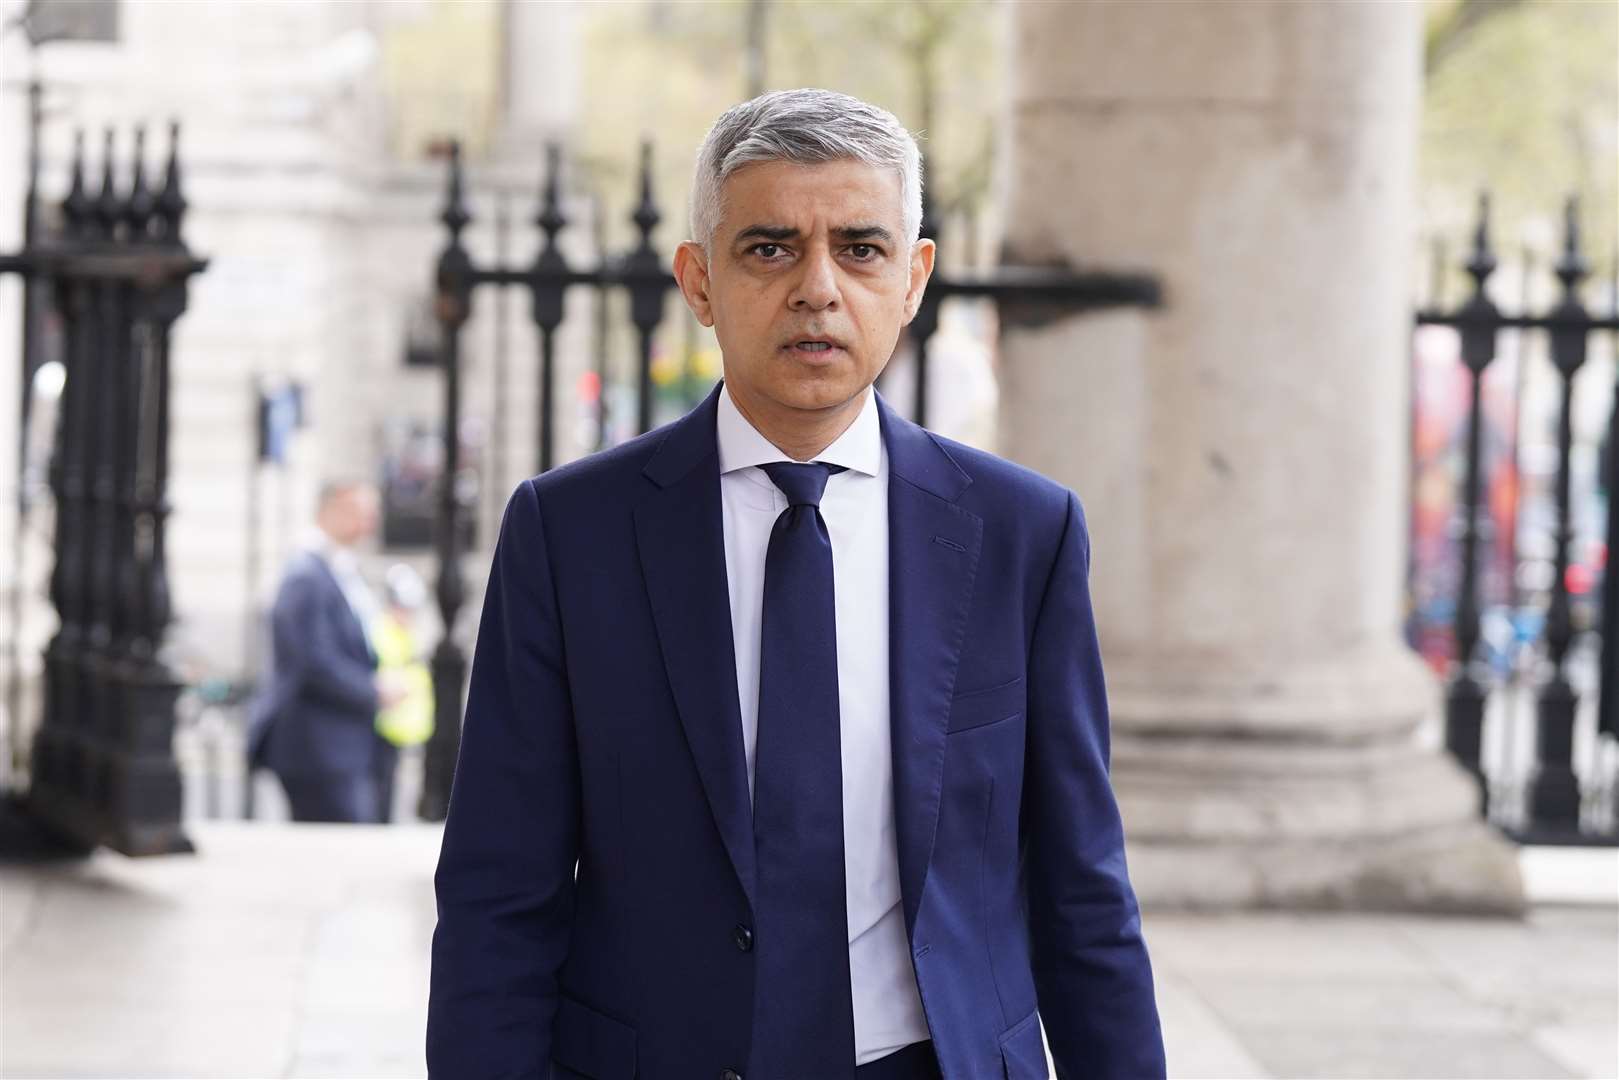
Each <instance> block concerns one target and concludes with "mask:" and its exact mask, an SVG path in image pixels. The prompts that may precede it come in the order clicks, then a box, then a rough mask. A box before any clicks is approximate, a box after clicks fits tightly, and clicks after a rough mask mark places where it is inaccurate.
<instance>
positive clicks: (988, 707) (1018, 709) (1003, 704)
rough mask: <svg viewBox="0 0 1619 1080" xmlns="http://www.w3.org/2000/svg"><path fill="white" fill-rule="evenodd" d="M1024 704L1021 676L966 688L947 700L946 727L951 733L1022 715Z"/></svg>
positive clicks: (1025, 695)
mask: <svg viewBox="0 0 1619 1080" xmlns="http://www.w3.org/2000/svg"><path fill="white" fill-rule="evenodd" d="M1027 704H1028V688H1027V687H1026V686H1025V685H1024V683H1023V677H1022V676H1019V677H1018V678H1016V679H1013V680H1012V681H1011V682H1006V683H1001V684H1000V685H999V686H991V687H987V688H985V689H983V690H969V691H968V692H967V693H965V694H957V695H956V697H955V699H954V700H953V701H951V703H950V723H949V726H948V728H947V730H948V731H949V732H950V734H952V735H954V734H957V733H958V732H963V731H973V730H976V729H977V728H983V727H989V726H991V725H992V724H999V723H1002V722H1004V721H1008V720H1015V719H1017V718H1018V717H1020V716H1022V715H1023V710H1024V708H1025V707H1026V706H1027Z"/></svg>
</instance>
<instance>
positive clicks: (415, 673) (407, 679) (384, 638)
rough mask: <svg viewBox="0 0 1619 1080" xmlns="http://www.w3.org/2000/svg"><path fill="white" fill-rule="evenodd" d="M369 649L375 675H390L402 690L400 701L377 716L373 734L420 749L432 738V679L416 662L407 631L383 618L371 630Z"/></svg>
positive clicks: (400, 744)
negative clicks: (373, 654) (373, 655)
mask: <svg viewBox="0 0 1619 1080" xmlns="http://www.w3.org/2000/svg"><path fill="white" fill-rule="evenodd" d="M371 647H372V648H374V649H376V651H377V671H378V672H379V673H380V672H394V673H395V674H394V675H393V677H394V678H396V679H398V680H399V681H400V682H401V683H402V684H403V685H404V687H405V696H404V697H402V698H400V699H399V700H398V701H397V702H395V703H394V704H393V705H390V706H389V707H388V708H386V709H383V710H381V711H380V712H378V713H377V734H379V735H381V736H382V737H383V738H384V739H387V740H388V741H389V742H391V743H393V744H394V745H395V746H420V745H421V744H422V743H424V742H426V741H427V739H428V736H430V735H432V734H433V676H432V675H431V674H429V673H428V670H427V665H426V664H424V663H422V662H421V661H420V660H418V659H416V643H415V642H414V641H413V640H412V639H411V636H410V628H409V627H407V626H406V625H405V624H404V623H402V622H400V621H399V620H398V619H395V618H393V617H392V616H389V615H384V616H382V617H381V618H379V619H377V621H376V625H375V627H374V628H373V630H372V633H371Z"/></svg>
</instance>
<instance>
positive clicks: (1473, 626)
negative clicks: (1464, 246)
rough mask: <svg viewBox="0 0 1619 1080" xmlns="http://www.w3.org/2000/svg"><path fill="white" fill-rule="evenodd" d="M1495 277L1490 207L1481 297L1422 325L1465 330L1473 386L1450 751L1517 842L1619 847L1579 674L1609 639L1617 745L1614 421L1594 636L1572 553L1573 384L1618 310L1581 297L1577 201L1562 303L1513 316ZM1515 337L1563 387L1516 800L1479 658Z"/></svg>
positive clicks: (1606, 692) (1608, 709)
mask: <svg viewBox="0 0 1619 1080" xmlns="http://www.w3.org/2000/svg"><path fill="white" fill-rule="evenodd" d="M1496 268H1497V259H1496V256H1495V253H1494V251H1493V250H1492V248H1491V244H1490V228H1489V200H1488V198H1487V197H1483V198H1481V199H1480V204H1479V217H1478V223H1477V226H1476V228H1475V230H1474V234H1473V244H1472V251H1471V253H1470V255H1469V257H1468V259H1467V262H1466V264H1465V269H1466V271H1467V274H1468V275H1469V276H1470V277H1471V278H1472V292H1471V295H1469V296H1468V298H1467V299H1466V300H1465V301H1464V302H1463V303H1462V304H1461V305H1460V306H1459V307H1457V308H1455V309H1454V310H1451V311H1444V310H1439V309H1424V310H1421V311H1419V312H1418V313H1417V316H1416V321H1417V323H1418V324H1419V325H1440V326H1449V327H1453V328H1454V329H1455V330H1457V331H1458V332H1459V334H1460V337H1461V359H1462V362H1463V363H1464V364H1465V366H1466V368H1467V372H1468V375H1469V382H1470V397H1469V402H1468V422H1467V428H1466V451H1465V459H1464V461H1465V464H1464V475H1463V478H1462V483H1461V490H1460V498H1459V500H1458V502H1459V506H1460V529H1459V532H1460V538H1459V543H1460V553H1459V554H1460V563H1461V573H1460V580H1459V585H1458V588H1457V595H1456V604H1455V615H1454V663H1453V665H1452V674H1451V678H1450V682H1449V688H1448V694H1447V705H1446V718H1445V745H1446V746H1447V748H1448V749H1449V750H1450V752H1451V753H1452V754H1453V755H1454V756H1455V757H1456V759H1457V760H1458V761H1459V762H1461V764H1462V765H1463V766H1465V767H1466V768H1467V769H1468V770H1469V771H1471V772H1472V773H1473V774H1474V776H1475V777H1477V778H1478V781H1479V784H1480V795H1481V802H1482V804H1483V806H1484V809H1485V812H1486V813H1488V814H1489V815H1490V816H1491V817H1492V818H1495V819H1496V820H1499V821H1502V822H1504V823H1506V824H1507V825H1508V832H1509V833H1511V834H1512V835H1514V836H1515V837H1517V838H1519V839H1522V840H1525V841H1530V842H1537V843H1619V833H1616V832H1615V831H1614V827H1613V821H1612V809H1613V808H1612V807H1611V806H1608V807H1605V808H1604V807H1601V806H1597V807H1594V808H1593V806H1592V803H1593V801H1594V800H1593V799H1592V798H1591V796H1593V795H1598V796H1601V797H1602V798H1605V799H1607V800H1609V801H1611V799H1612V796H1613V787H1612V778H1611V777H1608V778H1604V777H1602V776H1596V775H1592V776H1587V777H1585V778H1583V779H1582V777H1580V776H1579V775H1577V774H1576V770H1575V763H1574V746H1575V729H1576V721H1577V718H1578V714H1579V706H1580V695H1579V694H1578V693H1577V692H1576V689H1575V686H1574V683H1573V681H1572V680H1571V678H1570V671H1569V664H1570V659H1571V656H1572V654H1573V650H1574V647H1575V645H1576V643H1577V641H1578V639H1579V638H1580V637H1581V636H1582V635H1584V634H1587V633H1589V634H1598V635H1600V636H1601V643H1600V648H1599V650H1598V651H1597V656H1598V657H1599V659H1598V662H1597V664H1596V688H1595V691H1594V692H1595V693H1596V695H1597V697H1598V700H1599V709H1598V724H1597V731H1598V737H1599V738H1615V737H1619V719H1616V718H1615V716H1614V710H1615V704H1614V697H1615V694H1616V690H1615V687H1614V683H1615V682H1616V681H1619V674H1616V668H1615V655H1614V650H1615V644H1614V636H1615V630H1614V626H1615V619H1616V613H1615V606H1616V605H1615V601H1614V594H1615V584H1614V581H1615V574H1614V571H1613V563H1612V560H1613V552H1614V542H1615V530H1616V525H1615V520H1614V519H1615V516H1616V514H1619V509H1616V504H1619V499H1616V498H1615V497H1614V492H1613V482H1614V473H1613V465H1612V457H1613V454H1614V453H1615V451H1614V420H1612V419H1610V422H1609V429H1608V435H1607V439H1606V446H1607V454H1608V457H1609V465H1608V479H1607V503H1608V506H1607V515H1608V522H1607V549H1606V551H1607V556H1606V558H1607V564H1606V569H1605V571H1604V583H1603V591H1602V593H1601V596H1602V597H1603V599H1602V600H1601V608H1600V611H1599V613H1598V615H1597V617H1596V619H1594V620H1592V623H1591V625H1590V626H1589V627H1588V628H1587V627H1581V626H1579V625H1577V624H1576V620H1575V618H1574V606H1573V602H1572V597H1571V593H1570V587H1569V568H1570V559H1571V545H1572V544H1573V543H1574V541H1575V539H1576V534H1575V529H1574V523H1573V520H1572V516H1571V514H1572V509H1571V508H1572V506H1573V490H1572V478H1573V467H1572V462H1573V458H1574V445H1573V417H1574V405H1575V378H1576V375H1577V374H1578V373H1579V372H1580V370H1581V369H1582V368H1583V367H1584V365H1585V363H1586V359H1587V355H1588V346H1589V342H1590V341H1591V339H1592V337H1593V335H1595V334H1597V333H1598V332H1601V331H1608V332H1612V331H1615V330H1619V310H1616V311H1614V312H1611V313H1610V314H1608V315H1606V316H1599V315H1595V314H1593V313H1591V312H1590V311H1589V310H1587V308H1586V305H1585V303H1584V301H1583V300H1582V299H1581V286H1582V284H1583V282H1584V281H1585V280H1586V279H1587V278H1588V277H1589V276H1590V268H1589V265H1588V263H1587V261H1586V259H1585V257H1584V255H1583V253H1582V251H1581V240H1580V231H1579V222H1578V216H1577V205H1576V203H1575V201H1574V200H1572V199H1570V200H1569V202H1568V204H1567V207H1566V210H1565V214H1564V235H1563V244H1562V253H1561V257H1560V258H1559V259H1558V261H1557V263H1556V266H1555V268H1554V269H1555V273H1556V276H1557V279H1558V281H1559V282H1560V293H1561V295H1560V298H1559V300H1558V302H1557V303H1556V304H1555V306H1553V307H1552V308H1551V309H1550V310H1549V311H1546V312H1545V313H1544V314H1540V315H1531V314H1529V313H1527V312H1524V313H1520V314H1506V313H1503V312H1502V311H1501V310H1500V309H1499V308H1498V307H1497V306H1496V304H1495V303H1494V301H1492V300H1491V299H1490V297H1489V295H1488V294H1487V287H1488V284H1489V280H1490V277H1491V275H1492V274H1494V273H1495V271H1496ZM1506 329H1517V330H1519V331H1528V332H1537V333H1543V334H1545V335H1547V337H1548V339H1549V342H1550V352H1551V359H1552V363H1553V365H1554V367H1555V368H1556V372H1557V376H1558V379H1559V387H1560V404H1559V409H1558V427H1557V475H1556V481H1555V496H1556V521H1555V525H1554V527H1553V535H1552V542H1553V545H1554V555H1553V558H1552V566H1551V574H1550V578H1549V584H1550V587H1549V595H1548V597H1547V599H1546V604H1545V612H1544V616H1545V618H1544V625H1543V630H1542V633H1541V636H1540V641H1539V659H1540V663H1539V664H1538V665H1537V667H1538V669H1539V670H1538V672H1537V677H1536V678H1535V682H1536V684H1537V685H1536V692H1537V702H1536V708H1535V715H1534V725H1535V739H1534V742H1535V755H1534V761H1533V764H1532V767H1531V769H1530V771H1529V775H1528V777H1527V790H1526V791H1514V790H1513V789H1514V786H1515V782H1516V781H1517V780H1519V779H1522V778H1515V777H1499V778H1497V777H1489V776H1486V774H1485V768H1484V754H1483V747H1484V734H1485V718H1486V711H1487V705H1488V703H1489V700H1490V697H1491V694H1492V690H1493V688H1492V686H1491V682H1492V676H1491V675H1490V673H1489V672H1488V670H1487V668H1486V665H1485V664H1484V663H1483V662H1482V660H1481V658H1480V656H1479V644H1480V638H1481V603H1482V601H1481V596H1480V593H1481V583H1480V572H1479V560H1480V547H1481V540H1482V536H1481V533H1482V532H1483V525H1482V522H1483V517H1484V515H1483V507H1482V503H1483V485H1484V481H1485V478H1484V476H1483V475H1482V474H1483V469H1484V466H1483V453H1482V449H1481V438H1482V431H1483V429H1484V426H1485V425H1484V416H1483V405H1482V403H1483V398H1484V394H1483V392H1482V387H1483V381H1484V376H1485V373H1486V371H1487V370H1488V369H1489V367H1490V365H1491V364H1492V362H1493V361H1494V360H1495V358H1496V355H1497V342H1498V340H1499V338H1500V334H1501V331H1503V330H1506ZM1614 408H1615V414H1614V415H1615V416H1616V417H1619V388H1616V391H1615V406H1614ZM1514 524H1515V523H1514ZM1502 715H1503V716H1504V717H1506V718H1507V720H1508V721H1509V722H1510V721H1511V719H1513V717H1512V712H1511V710H1510V709H1503V710H1502ZM1503 798H1512V799H1514V800H1515V801H1516V802H1517V803H1519V805H1517V806H1514V807H1510V808H1507V809H1506V810H1505V812H1498V810H1500V808H1499V807H1498V806H1497V804H1498V802H1499V801H1500V800H1501V799H1503ZM1593 811H1594V812H1593Z"/></svg>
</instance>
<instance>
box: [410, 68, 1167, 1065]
mask: <svg viewBox="0 0 1619 1080" xmlns="http://www.w3.org/2000/svg"><path fill="white" fill-rule="evenodd" d="M920 219H921V162H920V155H919V153H918V151H917V147H916V143H915V142H914V141H913V140H912V138H911V136H910V134H909V133H908V132H906V131H905V129H904V128H903V127H902V126H900V124H899V123H898V121H897V120H895V118H894V117H893V116H892V115H890V114H889V113H887V112H884V111H883V110H881V109H877V108H874V107H872V106H870V105H868V104H866V103H864V102H861V101H858V100H856V99H854V98H850V97H847V96H845V95H842V94H834V93H829V92H827V91H821V90H792V91H781V92H778V93H772V94H766V95H764V96H762V97H760V98H756V99H755V100H753V101H750V102H747V103H746V104H743V105H739V106H737V107H736V108H735V109H732V110H731V111H730V112H728V113H726V114H725V115H724V116H723V117H721V118H720V120H719V122H718V123H716V124H715V126H714V128H713V130H712V131H711V132H710V133H709V135H708V137H707V139H706V140H705V141H704V143H703V146H702V148H701V149H700V150H699V152H698V163H697V175H696V178H695V181H694V189H693V195H692V239H691V240H690V241H689V242H687V243H684V244H682V245H681V246H680V249H679V252H678V254H677V255H676V257H675V264H674V269H675V276H676V277H677V278H678V280H679V283H680V288H681V292H682V293H683V295H684V296H685V300H686V303H687V305H688V306H689V307H690V308H691V310H692V312H693V314H694V315H695V316H696V317H697V319H698V320H699V321H701V322H702V323H703V324H704V325H708V326H712V327H714V330H715V334H716V336H717V337H718V339H719V344H720V349H721V352H722V353H723V356H724V368H725V381H724V384H723V385H721V386H719V387H717V388H715V390H714V392H713V393H712V394H710V395H709V397H708V399H707V400H706V401H704V402H703V404H702V405H700V406H698V407H697V409H695V410H694V411H693V412H691V413H690V414H688V415H687V416H686V417H685V418H684V419H682V420H679V421H677V422H675V423H674V424H671V425H669V426H668V427H665V428H662V429H660V430H658V431H654V432H652V433H650V434H648V435H645V436H643V437H641V438H639V439H635V440H633V441H631V442H628V443H626V444H624V445H623V446H620V447H617V448H616V449H613V450H609V451H607V452H605V453H601V454H597V455H595V456H593V457H590V458H587V459H585V460H584V461H580V462H576V463H574V464H572V465H568V466H565V467H563V468H560V469H556V470H553V471H551V472H549V473H547V474H546V475H544V476H540V477H536V478H535V479H533V480H530V481H527V482H526V483H524V484H523V485H522V486H521V487H520V488H519V489H518V491H517V493H516V495H515V496H513V498H512V501H511V504H510V506H509V507H508V509H507V511H506V520H505V524H504V525H503V527H502V531H501V537H500V542H499V546H498V548H497V551H496V554H495V563H494V569H493V572H492V573H491V575H490V578H489V588H488V592H487V594H486V597H485V601H484V611H483V622H482V626H481V628H480V630H479V635H478V647H477V655H476V657H475V660H474V663H473V670H472V685H471V696H470V698H469V700H468V704H467V715H466V723H465V734H464V738H463V742H462V745H461V758H460V762H459V764H458V766H457V771H456V776H455V784H454V790H453V794H452V796H451V801H450V812H449V819H448V821H447V823H446V825H445V831H444V846H443V852H442V854H441V856H440V859H439V867H438V875H437V878H436V884H437V889H438V904H439V923H438V930H437V933H436V934H435V936H434V940H433V975H432V997H431V1002H430V1005H429V1010H428V1028H427V1060H428V1068H429V1070H430V1072H431V1073H432V1075H434V1076H437V1077H443V1078H444V1080H473V1078H492V1077H509V1078H513V1080H516V1078H518V1077H524V1078H530V1080H543V1078H545V1077H546V1076H547V1075H549V1076H551V1077H553V1078H575V1077H581V1076H583V1077H590V1078H593V1080H632V1078H639V1080H939V1078H940V1077H943V1078H945V1080H989V1078H995V1080H1034V1078H1043V1077H1045V1076H1046V1053H1045V1045H1044V1042H1043V1040H1042V1038H1041V1022H1042V1021H1044V1028H1045V1031H1046V1033H1047V1035H1048V1036H1049V1038H1050V1043H1051V1051H1052V1055H1053V1057H1054V1058H1055V1060H1056V1063H1057V1069H1058V1072H1059V1073H1060V1074H1061V1075H1062V1076H1063V1077H1064V1078H1065V1080H1078V1078H1081V1077H1084V1078H1086V1080H1107V1078H1118V1080H1153V1078H1154V1077H1162V1076H1163V1075H1164V1053H1163V1042H1162V1038H1161V1036H1160V1033H1159V1025H1158V1013H1157V1008H1156V1005H1155V1003H1154V997H1153V984H1152V972H1151V969H1150V967H1149V964H1148V961H1147V952H1146V947H1145V945H1144V944H1143V941H1142V937H1141V928H1140V919H1139V915H1138V912H1137V908H1136V899H1135V895H1134V893H1133V892H1132V890H1131V887H1130V882H1129V879H1128V876H1127V875H1126V873H1125V863H1124V837H1123V833H1122V829H1121V826H1120V823H1119V813H1118V809H1117V807H1116V806H1115V804H1114V798H1113V791H1112V788H1111V787H1110V785H1109V782H1108V720H1107V700H1106V695H1105V691H1104V687H1103V681H1102V667H1101V656H1100V653H1099V650H1098V647H1097V638H1096V630H1095V626H1094V624H1093V620H1092V617H1091V606H1090V597H1089V591H1088V588H1087V574H1088V571H1089V568H1090V543H1089V540H1088V538H1087V533H1086V529H1085V520H1084V517H1083V515H1082V514H1081V512H1080V507H1079V501H1078V500H1077V499H1076V498H1075V497H1074V496H1073V494H1071V493H1070V492H1068V491H1067V490H1065V489H1064V488H1062V487H1061V486H1059V485H1057V484H1055V483H1053V482H1051V481H1050V480H1047V479H1045V478H1043V477H1040V476H1037V475H1035V474H1034V473H1032V472H1029V471H1028V470H1027V469H1022V468H1019V467H1018V466H1016V465H1012V464H1010V463H1008V462H1005V461H1002V460H1000V459H998V458H995V457H993V456H991V455H989V454H985V453H982V452H980V451H977V450H973V449H970V448H968V447H966V446H962V445H961V444H959V443H954V442H951V441H949V440H947V439H943V438H939V437H938V436H935V435H933V434H931V433H929V432H927V431H924V430H923V429H922V428H920V427H917V426H916V425H914V424H912V423H909V422H908V421H906V420H905V419H903V418H902V417H900V416H898V415H896V414H895V413H894V412H893V410H892V409H890V408H889V407H888V406H887V405H886V404H885V403H884V402H883V401H882V399H881V398H880V397H878V396H877V395H876V393H875V391H874V390H873V389H872V382H873V380H874V379H876V377H877V375H878V373H880V372H881V371H882V369H883V366H884V365H885V364H886V363H887V362H888V359H889V357H890V356H891V355H892V354H893V351H894V346H895V343H896V341H897V339H898V337H899V333H900V329H901V327H902V326H904V325H905V324H906V323H908V322H910V321H911V319H912V318H913V317H914V316H915V315H916V310H917V305H918V304H919V303H920V302H921V299H922V295H923V289H924V287H925V286H926V284H927V280H928V275H929V273H930V272H931V270H932V268H933V250H934V246H933V242H932V241H931V240H927V239H922V238H920V237H919V233H918V230H919V222H920Z"/></svg>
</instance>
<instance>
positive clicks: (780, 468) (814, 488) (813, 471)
mask: <svg viewBox="0 0 1619 1080" xmlns="http://www.w3.org/2000/svg"><path fill="white" fill-rule="evenodd" d="M759 467H760V468H761V469H763V470H764V471H765V475H766V476H768V477H770V482H771V483H772V484H775V485H776V487H778V488H780V489H781V493H782V494H783V495H785V496H787V505H789V506H820V505H821V495H822V493H824V492H825V491H826V482H827V480H828V479H829V478H830V477H831V476H832V474H833V473H840V472H843V466H842V465H825V464H822V463H821V462H819V461H806V462H796V461H774V462H771V463H770V464H769V465H761V466H759Z"/></svg>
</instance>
